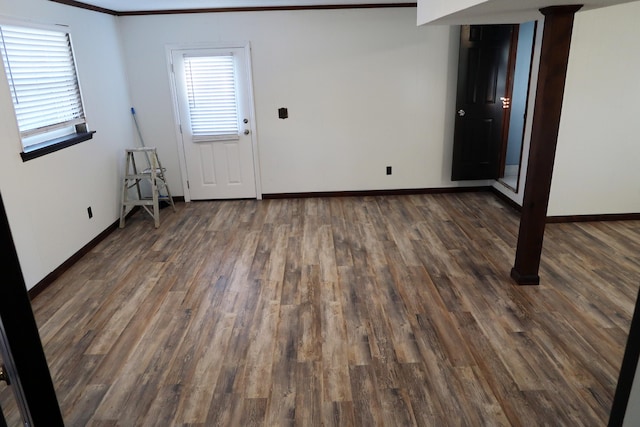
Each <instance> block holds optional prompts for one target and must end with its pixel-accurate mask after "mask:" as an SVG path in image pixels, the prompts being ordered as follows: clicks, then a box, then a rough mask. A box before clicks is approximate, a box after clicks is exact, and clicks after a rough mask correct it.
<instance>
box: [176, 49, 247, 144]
mask: <svg viewBox="0 0 640 427" xmlns="http://www.w3.org/2000/svg"><path fill="white" fill-rule="evenodd" d="M183 60H184V77H185V83H186V89H187V100H188V103H189V118H190V122H191V133H192V135H193V141H194V142H198V141H202V142H204V141H216V140H217V141H221V140H237V139H239V136H238V135H239V123H238V100H237V91H236V84H237V82H236V70H235V62H234V57H233V55H231V54H230V55H217V56H188V55H184V57H183Z"/></svg>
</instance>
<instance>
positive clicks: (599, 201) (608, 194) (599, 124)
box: [548, 2, 640, 215]
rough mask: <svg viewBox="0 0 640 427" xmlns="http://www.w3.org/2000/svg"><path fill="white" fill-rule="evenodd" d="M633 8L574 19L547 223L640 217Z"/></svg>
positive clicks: (638, 64) (639, 61)
mask: <svg viewBox="0 0 640 427" xmlns="http://www.w3.org/2000/svg"><path fill="white" fill-rule="evenodd" d="M638 22H640V2H635V3H629V4H626V5H621V6H613V7H609V8H604V9H599V10H595V11H589V12H580V13H578V14H576V19H575V24H574V29H573V39H572V44H571V52H570V57H569V69H568V72H567V82H566V89H565V96H564V103H563V106H562V118H561V122H560V134H559V137H558V148H557V151H556V162H555V167H554V174H553V181H552V185H551V196H550V200H549V211H548V213H549V215H580V214H607V213H630V212H640V164H639V161H640V119H639V118H638V113H639V112H640V109H639V108H638V105H637V100H638V98H640V80H638V75H640V55H638V54H637V52H638V44H639V43H640V37H638V28H637V27H638Z"/></svg>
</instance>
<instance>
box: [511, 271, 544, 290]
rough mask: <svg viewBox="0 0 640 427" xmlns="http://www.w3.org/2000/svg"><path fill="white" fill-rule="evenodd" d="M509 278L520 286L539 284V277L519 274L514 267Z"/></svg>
mask: <svg viewBox="0 0 640 427" xmlns="http://www.w3.org/2000/svg"><path fill="white" fill-rule="evenodd" d="M511 278H512V279H513V280H514V281H515V282H516V283H517V284H518V285H520V286H531V285H539V284H540V276H538V275H537V274H520V273H519V272H518V271H517V270H516V269H515V267H514V268H512V269H511Z"/></svg>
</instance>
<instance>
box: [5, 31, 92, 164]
mask: <svg viewBox="0 0 640 427" xmlns="http://www.w3.org/2000/svg"><path fill="white" fill-rule="evenodd" d="M0 51H1V52H2V60H3V63H4V70H5V74H6V76H7V81H8V83H9V89H10V92H11V98H12V100H13V106H14V110H15V114H16V119H17V121H18V128H19V129H20V137H21V140H22V147H23V152H22V154H21V155H22V158H23V160H30V159H32V158H35V157H39V156H41V155H44V154H48V153H50V152H53V151H57V150H59V149H62V148H65V147H68V146H70V145H74V144H77V143H79V142H82V141H86V140H87V139H90V138H91V136H92V132H87V125H86V121H85V117H84V109H83V107H82V97H81V95H80V86H79V84H78V77H77V74H76V66H75V61H74V58H73V51H72V49H71V40H70V37H69V34H68V33H65V32H60V31H53V30H45V29H39V28H30V27H19V26H13V25H0Z"/></svg>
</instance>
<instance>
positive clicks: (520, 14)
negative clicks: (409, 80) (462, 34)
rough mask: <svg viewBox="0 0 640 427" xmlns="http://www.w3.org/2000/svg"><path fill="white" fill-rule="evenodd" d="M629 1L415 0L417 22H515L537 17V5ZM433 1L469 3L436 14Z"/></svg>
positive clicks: (602, 4)
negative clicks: (432, 8) (416, 1)
mask: <svg viewBox="0 0 640 427" xmlns="http://www.w3.org/2000/svg"><path fill="white" fill-rule="evenodd" d="M633 1H636V0H465V1H463V0H418V24H427V23H429V24H445V25H461V24H500V23H519V22H526V21H532V20H536V19H539V18H541V17H542V14H541V13H540V12H539V9H540V8H543V7H547V6H566V5H574V4H581V5H584V6H583V7H582V9H580V11H581V12H583V11H586V10H592V9H597V8H601V7H607V6H613V5H616V4H622V3H631V2H633ZM433 3H435V4H437V3H445V4H449V5H455V4H456V3H465V4H467V5H470V7H462V8H457V10H455V11H452V12H451V13H440V14H439V13H437V12H436V13H433V11H432V10H429V8H430V6H431V4H433ZM474 3H475V5H474ZM423 8H424V9H423ZM421 17H422V19H420V18H421Z"/></svg>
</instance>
